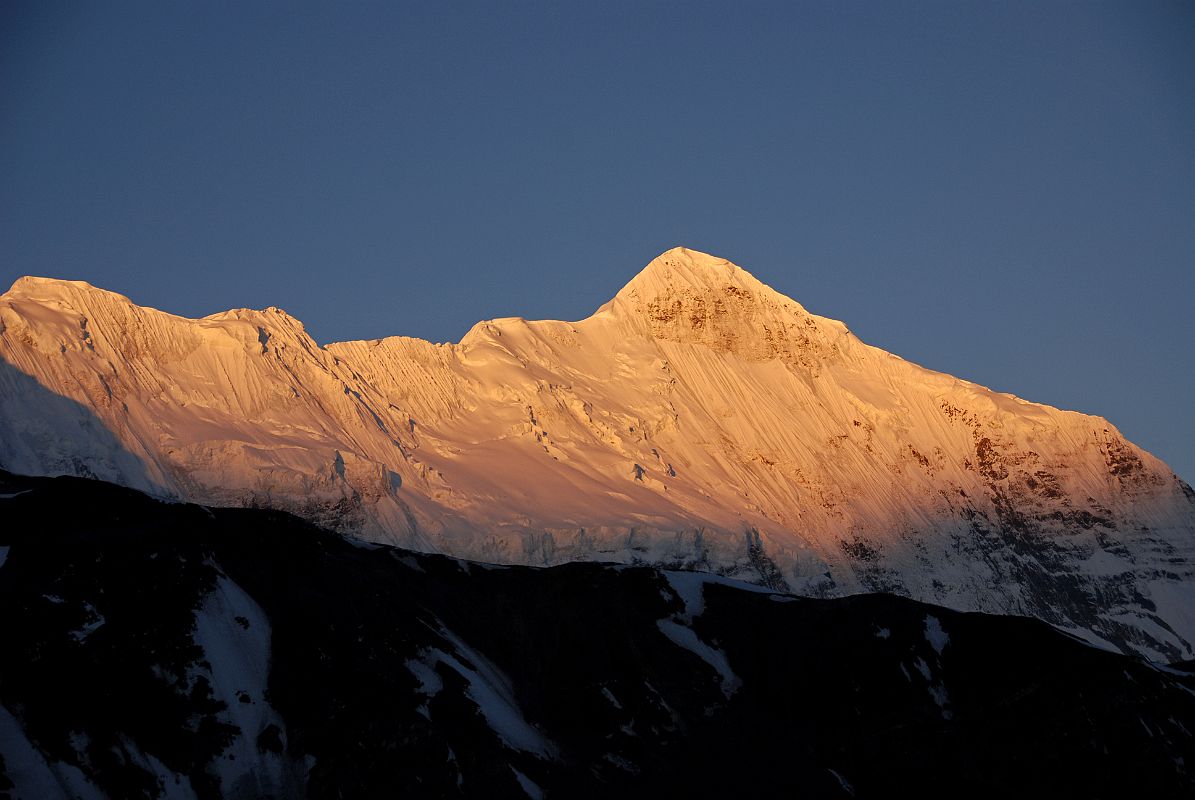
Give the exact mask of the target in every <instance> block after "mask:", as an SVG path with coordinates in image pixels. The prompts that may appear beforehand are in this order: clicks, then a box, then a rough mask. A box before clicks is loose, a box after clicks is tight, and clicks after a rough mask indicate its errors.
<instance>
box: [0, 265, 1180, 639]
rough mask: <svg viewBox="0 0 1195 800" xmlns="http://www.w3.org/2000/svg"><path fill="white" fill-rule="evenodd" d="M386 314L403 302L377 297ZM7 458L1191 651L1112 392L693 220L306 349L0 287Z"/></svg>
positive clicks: (1171, 523) (145, 485) (530, 555)
mask: <svg viewBox="0 0 1195 800" xmlns="http://www.w3.org/2000/svg"><path fill="white" fill-rule="evenodd" d="M397 324H401V321H399V323H397ZM0 357H2V359H3V363H2V365H0V465H2V466H3V467H5V468H7V469H10V470H14V471H20V472H27V473H34V474H59V473H65V474H76V475H90V476H95V477H100V478H106V479H109V480H114V481H118V482H121V483H124V484H126V485H130V486H134V487H137V488H142V489H146V490H148V491H151V492H154V493H157V494H161V495H168V496H176V497H180V498H183V499H187V500H193V501H198V502H204V503H214V504H223V505H240V506H268V507H273V508H280V509H284V510H288V511H293V512H295V513H297V514H300V515H301V516H304V517H306V518H308V519H310V520H313V521H315V522H317V523H319V524H322V525H326V526H329V527H333V528H335V529H337V530H341V531H345V532H350V533H353V534H355V535H358V536H363V537H366V538H369V539H372V540H376V541H385V542H392V543H397V544H401V545H403V546H406V547H411V548H415V549H419V550H428V551H440V552H446V553H451V554H455V555H459V556H463V557H468V558H474V559H480V560H485V561H491V562H502V563H525V564H540V565H543V564H557V563H561V562H566V561H578V560H602V561H619V562H624V563H650V564H658V565H665V566H670V567H681V568H693V569H701V570H707V571H711V572H718V573H722V574H725V575H729V576H734V577H739V578H743V579H746V580H751V581H754V582H757V583H764V584H767V585H769V586H773V587H776V588H782V589H788V590H792V591H796V592H799V593H802V594H806V595H813V596H836V595H842V594H849V593H857V592H865V591H890V592H896V593H900V594H904V595H908V596H911V597H915V598H918V599H922V600H926V601H931V602H936V603H941V604H944V605H948V606H951V607H954V608H959V609H966V610H981V611H989V612H1000V613H1014V614H1024V615H1031V616H1036V617H1040V618H1042V619H1045V620H1047V621H1049V622H1051V623H1054V624H1055V625H1058V626H1060V627H1063V628H1067V629H1073V630H1076V631H1079V632H1081V633H1082V634H1083V635H1084V636H1087V637H1089V638H1091V639H1092V640H1096V641H1103V642H1107V643H1111V644H1112V645H1114V646H1116V647H1120V648H1127V649H1131V650H1136V651H1138V652H1141V653H1144V654H1147V655H1150V656H1152V657H1156V658H1165V659H1173V658H1180V657H1190V656H1192V655H1195V650H1193V649H1192V645H1193V643H1195V567H1193V566H1192V565H1193V564H1195V494H1193V493H1192V491H1191V489H1190V488H1189V487H1187V486H1186V485H1185V484H1183V483H1182V482H1181V481H1180V480H1179V479H1178V478H1177V477H1176V476H1175V475H1174V474H1173V473H1172V472H1171V471H1170V470H1169V469H1168V468H1167V467H1166V466H1165V465H1164V464H1163V463H1161V462H1160V461H1159V460H1157V459H1156V458H1154V457H1153V456H1151V455H1150V454H1148V453H1146V452H1144V451H1142V450H1141V449H1140V448H1137V447H1136V446H1134V445H1133V444H1131V443H1130V442H1127V441H1126V440H1125V439H1124V437H1123V436H1121V435H1120V433H1119V432H1118V431H1117V430H1116V428H1115V427H1113V426H1112V425H1111V424H1110V423H1108V422H1107V421H1106V420H1103V419H1100V418H1097V417H1091V416H1086V415H1083V414H1077V413H1073V412H1067V411H1060V410H1058V409H1054V408H1050V407H1048V406H1042V405H1037V404H1033V403H1029V402H1026V401H1024V400H1021V399H1019V398H1016V397H1013V396H1011V395H1006V394H1000V393H996V392H992V391H990V390H987V389H985V388H983V387H980V386H976V385H974V384H971V383H968V382H966V381H963V380H959V379H956V378H953V377H950V376H948V375H943V374H940V373H935V372H932V371H930V370H927V369H924V368H922V367H919V366H916V365H914V364H910V363H909V362H906V361H904V360H902V359H900V358H898V357H896V356H893V355H891V354H888V353H885V352H884V351H882V350H879V349H877V348H874V347H871V346H869V345H866V344H864V343H863V342H861V341H859V340H858V339H857V338H856V337H854V336H853V335H852V334H851V333H850V331H849V330H847V328H846V327H845V326H844V325H842V324H841V323H839V322H836V321H833V320H828V319H825V318H822V317H818V316H816V315H813V314H810V313H808V312H807V311H806V310H805V309H803V308H802V307H801V306H800V305H799V304H797V303H796V302H794V301H792V300H790V299H789V298H787V297H784V296H782V295H780V294H778V293H777V292H775V291H773V290H772V289H770V288H768V287H767V286H765V285H764V284H762V283H760V282H759V281H758V280H756V279H755V278H754V277H752V276H751V275H749V274H748V273H747V272H745V271H743V270H742V269H740V268H738V267H736V266H734V265H733V264H731V263H729V262H727V261H724V260H722V259H717V258H714V257H711V256H707V255H704V254H701V253H696V252H693V251H689V250H685V249H677V250H671V251H669V252H667V253H665V254H663V255H662V256H660V257H659V258H658V259H656V260H655V261H653V262H652V263H651V264H649V265H648V266H647V267H646V268H645V269H644V270H643V271H642V272H641V273H640V274H639V275H638V276H636V277H635V278H634V279H633V280H632V281H631V282H630V283H629V284H628V285H627V286H626V287H624V288H623V289H622V291H620V292H619V293H618V295H617V296H616V297H615V298H614V299H613V300H611V301H610V302H609V303H607V304H606V305H604V306H603V307H602V308H600V309H598V311H597V312H595V313H594V314H593V315H592V316H591V317H589V318H588V319H585V320H581V321H579V322H559V321H527V320H523V319H516V318H506V319H496V320H490V321H486V322H482V323H479V324H478V325H476V326H475V327H474V328H473V329H472V330H471V331H470V332H469V333H468V334H467V335H466V336H465V337H464V339H462V341H461V342H460V343H459V344H447V345H436V344H431V343H428V342H424V341H420V340H417V339H408V338H401V337H395V338H388V339H382V340H376V341H368V342H346V343H339V344H332V345H327V346H326V347H321V346H319V345H318V344H316V343H315V342H314V341H313V340H312V339H311V338H310V337H309V336H308V335H307V334H306V333H305V332H304V330H303V327H302V325H301V324H300V323H299V322H298V321H297V320H295V319H293V318H291V317H289V316H288V315H286V314H285V313H284V312H281V311H279V310H277V309H267V310H265V311H246V310H240V311H231V312H226V313H224V314H217V315H213V316H211V317H206V318H204V319H200V320H190V319H183V318H180V317H176V316H172V315H169V314H165V313H162V312H159V311H155V310H152V309H146V308H140V307H138V306H136V305H134V304H133V303H131V302H130V301H129V300H127V299H126V298H124V297H121V296H119V295H114V294H112V293H109V292H104V291H102V290H99V289H95V288H93V287H91V286H88V285H87V284H83V283H75V282H66V281H48V280H43V279H34V278H26V279H22V280H20V281H18V282H17V284H16V285H14V286H13V288H12V290H10V291H9V292H8V293H7V294H6V295H4V296H3V298H0Z"/></svg>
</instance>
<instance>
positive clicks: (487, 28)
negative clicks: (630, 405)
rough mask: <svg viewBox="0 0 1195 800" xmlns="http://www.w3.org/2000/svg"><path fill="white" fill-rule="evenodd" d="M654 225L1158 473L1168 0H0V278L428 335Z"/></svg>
mask: <svg viewBox="0 0 1195 800" xmlns="http://www.w3.org/2000/svg"><path fill="white" fill-rule="evenodd" d="M677 244H683V245H686V246H689V247H694V248H697V249H701V250H706V251H709V252H713V253H716V254H718V255H723V256H726V257H728V258H730V259H732V260H734V261H736V262H737V263H739V264H741V265H743V266H745V267H747V268H748V269H749V270H751V271H752V272H754V273H755V274H756V275H757V276H758V277H759V278H761V279H762V280H764V281H765V282H767V283H770V284H771V285H773V286H774V287H776V288H777V289H779V290H781V291H783V292H785V293H786V294H789V295H791V296H792V297H794V298H795V299H797V300H798V301H800V302H801V303H803V304H804V305H805V306H806V307H808V308H809V309H810V310H812V311H815V312H817V313H821V314H825V315H827V316H831V317H836V318H839V319H842V320H844V321H845V322H847V324H848V325H850V327H851V328H852V329H853V330H854V331H855V332H856V333H857V334H859V335H860V336H861V337H862V338H863V339H865V340H866V341H868V342H871V343H873V344H876V345H879V346H882V347H884V348H886V349H889V350H891V351H893V352H896V353H898V354H900V355H902V356H904V357H906V358H909V359H911V360H914V361H917V362H920V363H922V364H925V365H927V366H929V367H933V368H936V369H940V370H944V371H947V372H951V373H954V374H956V375H959V376H962V377H965V378H968V379H971V380H974V381H977V382H979V383H983V384H986V385H989V386H992V387H993V388H996V389H1000V390H1004V391H1011V392H1014V393H1016V394H1018V395H1020V396H1022V397H1025V398H1028V399H1031V400H1037V401H1041V402H1047V403H1051V404H1054V405H1058V406H1063V407H1067V408H1075V409H1079V410H1082V411H1088V412H1092V413H1098V414H1103V415H1105V416H1108V417H1109V418H1111V419H1112V421H1113V422H1114V423H1116V424H1117V425H1118V426H1120V427H1121V428H1122V430H1124V432H1125V433H1126V434H1127V435H1128V436H1129V437H1130V438H1132V439H1133V440H1135V441H1137V442H1138V443H1140V444H1142V445H1143V446H1145V447H1146V448H1148V449H1150V450H1152V451H1153V452H1155V453H1157V454H1158V455H1160V456H1162V457H1163V458H1164V459H1166V460H1167V461H1169V462H1170V463H1171V465H1172V466H1174V467H1175V468H1176V469H1177V470H1178V471H1179V473H1180V474H1181V475H1183V476H1185V477H1186V478H1187V479H1188V480H1195V414H1193V413H1192V412H1193V409H1195V356H1193V355H1192V344H1193V343H1195V336H1193V334H1195V323H1193V318H1195V314H1193V303H1195V4H1192V3H1189V2H1126V3H1111V4H1110V3H1098V2H1075V3H1060V2H1041V1H1040V0H1038V1H1037V2H1031V3H1017V2H1005V1H1004V0H1001V1H1000V2H991V3H973V2H954V1H952V2H942V3H929V2H912V3H908V2H905V3H851V2H838V1H837V0H834V2H824V3H821V2H817V3H810V2H806V3H799V2H783V3H756V4H751V3H741V2H735V3H731V2H726V3H718V4H703V3H697V2H682V3H663V2H634V3H626V4H621V3H611V2H601V3H596V2H584V3H580V2H578V3H566V2H560V3H556V2H546V1H545V2H538V3H477V4H471V3H456V2H454V3H442V2H429V3H426V4H425V3H397V2H396V3H387V4H376V5H375V4H367V3H361V2H353V3H340V4H328V5H326V6H315V5H306V4H301V3H300V4H296V3H278V4H269V3H261V2H234V3H227V4H221V3H216V2H195V3H175V2H166V3H163V2H150V3H146V4H143V5H132V4H126V3H118V2H105V3H91V2H80V3H55V2H43V1H41V0H39V1H38V2H33V3H29V4H22V3H19V2H7V3H4V4H3V5H2V6H0V283H4V284H5V285H7V284H8V283H9V282H10V281H11V280H12V279H15V278H16V277H17V276H19V275H22V274H27V273H28V274H40V275H50V276H56V277H69V278H79V279H84V280H88V281H91V282H92V283H95V284H97V285H100V286H103V287H105V288H110V289H113V290H116V291H120V292H122V293H124V294H128V295H129V296H131V297H132V298H133V299H134V300H136V301H138V302H140V303H143V304H148V305H153V306H156V307H159V308H163V309H166V310H169V311H174V312H176V313H182V314H186V315H190V316H201V315H204V314H208V313H212V312H215V311H219V310H223V309H226V308H229V307H234V306H254V307H262V306H266V305H277V306H281V307H283V308H285V309H287V310H288V311H290V312H291V313H292V314H294V315H295V316H297V317H299V318H301V319H303V320H304V321H305V322H306V323H307V325H308V328H309V330H310V331H311V332H312V334H313V335H314V336H315V337H316V338H317V339H318V340H320V341H321V342H327V341H333V340H340V339H352V338H366V337H370V338H372V337H379V336H384V335H389V334H396V333H401V334H407V335H415V336H421V337H425V338H430V339H435V340H456V339H458V338H459V337H460V336H461V335H462V334H463V333H464V332H465V331H466V330H467V329H468V328H469V326H470V325H471V324H472V323H473V322H475V321H477V320H479V319H482V318H489V317H495V316H506V315H521V316H526V317H552V318H569V319H576V318H581V317H584V316H586V315H587V314H589V313H590V312H591V311H592V310H593V309H594V308H596V307H597V306H598V305H600V304H601V303H602V302H604V301H605V300H607V299H609V297H610V296H612V295H613V294H614V292H615V291H616V290H617V289H618V288H619V286H620V285H621V284H622V283H623V282H625V281H626V280H627V279H629V278H630V277H631V276H632V275H633V274H634V273H635V272H636V271H637V270H638V269H639V268H640V267H641V266H642V265H643V264H644V263H646V262H647V261H648V260H649V259H651V258H652V257H653V256H655V255H656V254H658V253H659V252H660V251H662V250H665V249H667V248H668V247H671V246H674V245H677Z"/></svg>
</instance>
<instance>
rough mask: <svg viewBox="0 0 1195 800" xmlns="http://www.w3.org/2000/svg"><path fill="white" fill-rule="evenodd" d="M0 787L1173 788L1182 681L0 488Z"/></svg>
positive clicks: (297, 524) (828, 604)
mask: <svg viewBox="0 0 1195 800" xmlns="http://www.w3.org/2000/svg"><path fill="white" fill-rule="evenodd" d="M0 495H2V496H3V497H2V498H0V553H3V554H4V555H3V558H2V560H0V620H3V633H2V639H0V641H2V643H3V645H2V646H0V705H2V706H3V709H0V755H2V756H3V759H4V761H3V764H2V765H0V796H4V795H7V796H12V797H46V796H55V794H58V795H60V796H82V797H90V796H102V795H107V796H112V797H155V796H171V797H189V796H200V797H205V796H217V795H220V794H223V795H225V796H253V797H256V796H269V795H274V796H299V795H303V794H306V795H309V796H311V797H373V796H396V795H399V794H400V793H401V794H404V795H406V796H420V797H451V796H480V797H503V796H509V797H525V796H531V797H536V796H540V795H541V794H542V795H544V796H554V797H585V796H595V797H601V796H614V795H620V796H655V797H670V796H680V795H683V794H685V793H688V794H691V795H697V796H709V795H714V794H720V793H721V794H726V795H741V794H744V793H751V794H763V793H765V792H766V793H773V792H782V793H785V794H798V793H799V794H801V795H803V796H814V797H816V796H827V797H836V796H839V797H845V796H850V795H854V796H857V797H865V796H890V795H891V794H893V793H894V792H897V791H900V792H902V793H906V792H916V793H917V794H919V795H922V796H944V795H951V796H957V795H959V794H967V795H972V796H974V795H1005V796H1006V795H1008V794H1010V793H1013V792H1021V793H1029V794H1032V795H1042V794H1047V793H1049V794H1052V795H1054V796H1084V797H1123V796H1144V795H1146V793H1149V795H1151V796H1172V797H1184V796H1190V795H1191V793H1192V791H1193V790H1195V785H1193V782H1192V778H1191V776H1190V774H1189V773H1188V771H1187V769H1188V766H1190V765H1195V740H1193V739H1192V737H1191V734H1190V733H1189V731H1195V677H1193V676H1192V675H1191V674H1190V673H1189V672H1188V671H1187V668H1186V665H1175V666H1173V667H1165V666H1160V665H1152V664H1149V663H1147V662H1144V661H1140V660H1136V659H1133V658H1128V657H1125V656H1122V655H1118V654H1113V653H1109V652H1105V651H1102V650H1097V649H1094V648H1092V647H1090V646H1088V645H1086V644H1083V643H1081V642H1079V641H1077V640H1075V639H1072V638H1070V637H1068V636H1067V635H1065V634H1062V633H1059V632H1057V631H1055V630H1054V629H1052V628H1050V627H1049V626H1047V625H1045V624H1044V623H1041V622H1037V621H1034V620H1029V619H1022V618H1011V617H993V616H985V615H980V614H960V613H957V612H952V611H948V610H946V609H942V608H937V607H933V606H928V605H924V604H921V603H917V602H913V601H910V600H907V599H903V598H898V597H893V596H888V595H865V596H857V597H850V598H844V599H837V600H812V599H804V598H796V597H792V596H789V595H782V594H775V593H771V592H769V591H766V590H762V589H760V588H758V587H752V586H745V585H741V584H734V583H731V582H729V581H725V580H723V579H719V578H715V577H713V576H710V575H700V574H697V573H662V572H659V571H656V570H653V569H647V568H629V567H611V566H604V565H600V564H592V563H586V564H569V565H564V566H560V567H554V568H550V569H532V568H525V567H490V566H485V565H481V564H476V563H469V562H462V561H457V560H454V559H450V558H446V557H442V556H428V555H418V554H413V553H410V552H407V551H403V550H397V549H393V548H388V547H378V546H376V545H360V544H357V543H353V542H351V541H349V540H347V539H344V538H342V537H340V536H337V535H335V534H331V533H328V532H325V531H322V530H319V529H317V528H315V527H312V526H311V525H309V524H307V523H304V522H302V521H300V520H298V519H297V518H295V517H292V516H289V515H287V514H284V513H280V512H275V511H263V510H226V509H208V508H204V507H202V506H195V505H181V504H164V503H160V502H157V501H155V500H152V499H149V498H147V497H145V496H144V495H141V494H138V493H137V492H134V491H131V490H128V489H123V488H119V487H116V486H112V485H109V484H104V483H101V482H98V481H87V480H80V479H74V478H56V479H47V478H23V477H17V476H12V475H8V474H4V476H3V478H2V481H0Z"/></svg>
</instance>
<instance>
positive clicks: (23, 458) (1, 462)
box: [0, 357, 172, 497]
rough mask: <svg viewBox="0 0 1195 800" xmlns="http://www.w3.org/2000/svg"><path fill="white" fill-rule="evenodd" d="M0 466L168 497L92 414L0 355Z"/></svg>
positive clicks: (140, 463) (168, 493) (110, 431)
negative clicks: (124, 487)
mask: <svg viewBox="0 0 1195 800" xmlns="http://www.w3.org/2000/svg"><path fill="white" fill-rule="evenodd" d="M109 398H110V400H111V402H112V403H114V404H115V403H119V401H118V400H116V399H115V398H112V397H111V395H109ZM0 467H2V468H4V469H6V470H9V471H10V472H16V473H21V474H27V475H74V476H77V477H81V478H94V479H99V480H106V481H110V482H113V483H118V484H122V485H124V486H129V487H132V488H134V489H138V490H140V491H144V492H147V493H148V494H151V495H155V496H158V497H169V496H172V492H170V491H169V490H168V489H166V488H165V487H163V486H162V485H161V484H159V483H158V482H157V481H155V480H153V479H152V478H151V477H150V473H149V469H148V467H147V466H146V464H145V462H144V461H143V460H142V459H141V458H140V457H139V456H138V455H137V454H135V453H133V452H131V451H130V450H129V449H128V448H126V447H125V446H124V444H123V443H122V442H121V441H120V438H119V437H118V436H117V435H116V434H115V433H114V432H113V431H112V430H111V428H109V427H108V425H107V424H106V423H105V422H104V421H103V420H102V419H100V418H99V417H98V416H97V415H96V414H95V412H94V411H92V410H91V409H90V408H88V407H87V406H85V405H83V404H82V403H80V402H78V401H77V400H74V399H72V398H70V397H66V396H65V395H62V394H59V393H57V392H54V391H52V390H50V389H47V388H46V387H45V386H43V385H42V384H41V382H40V381H38V380H37V378H35V377H34V376H32V375H29V374H28V373H26V372H25V371H23V370H21V369H20V368H18V367H17V366H15V365H13V364H11V363H9V362H8V361H7V360H5V359H4V358H2V357H0Z"/></svg>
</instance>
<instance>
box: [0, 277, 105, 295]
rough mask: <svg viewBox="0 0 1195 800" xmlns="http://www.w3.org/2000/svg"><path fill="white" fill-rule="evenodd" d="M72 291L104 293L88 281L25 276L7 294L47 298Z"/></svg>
mask: <svg viewBox="0 0 1195 800" xmlns="http://www.w3.org/2000/svg"><path fill="white" fill-rule="evenodd" d="M72 290H73V291H84V292H98V291H103V290H102V289H97V288H96V287H95V286H92V285H91V284H90V283H88V282H87V281H70V280H66V279H64V278H41V277H38V276H36V275H25V276H23V277H20V278H17V279H16V280H15V281H13V284H12V287H11V288H10V289H9V290H8V292H6V294H13V295H36V296H38V297H47V296H51V295H56V294H65V293H68V292H70V291H72Z"/></svg>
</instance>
